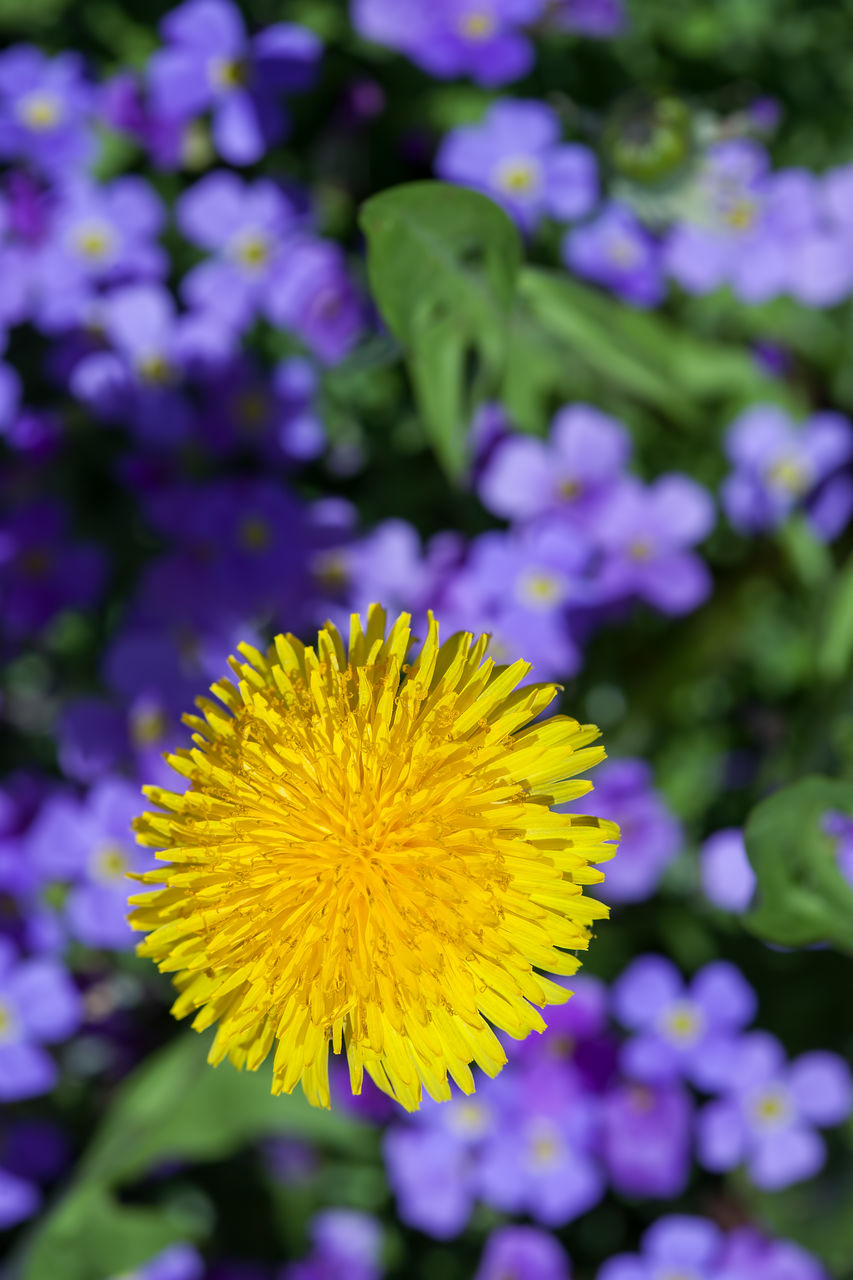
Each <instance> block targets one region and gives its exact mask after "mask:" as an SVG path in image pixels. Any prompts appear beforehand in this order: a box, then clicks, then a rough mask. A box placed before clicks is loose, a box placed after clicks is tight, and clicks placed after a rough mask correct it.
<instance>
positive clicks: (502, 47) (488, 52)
mask: <svg viewBox="0 0 853 1280" xmlns="http://www.w3.org/2000/svg"><path fill="white" fill-rule="evenodd" d="M543 8H544V0H433V3H431V4H430V5H424V4H421V3H420V2H419V0H353V5H352V20H353V26H354V27H355V29H356V31H358V33H359V35H361V36H363V37H364V38H365V39H367V40H373V41H375V42H376V43H378V44H385V45H388V46H389V47H391V48H392V49H397V50H399V51H400V52H401V53H404V54H405V55H406V56H407V57H409V58H411V60H412V61H413V62H415V63H417V65H418V66H420V67H423V69H424V70H425V71H428V72H429V73H430V74H431V75H434V76H438V77H440V78H441V79H443V80H447V79H455V78H456V77H457V76H463V75H469V76H470V77H471V79H472V80H475V81H477V83H478V84H484V85H501V84H508V83H509V81H511V80H517V79H519V78H520V77H521V76H523V75H526V74H527V72H528V71H529V70H530V68H531V67H532V65H533V59H534V51H533V46H532V45H531V43H530V41H529V40H528V39H527V38H526V36H524V35H523V34H522V33H521V31H520V30H519V28H520V27H522V26H524V25H526V24H528V23H531V22H534V21H535V20H536V19H537V18H538V17H539V16H540V14H541V13H542V10H543Z"/></svg>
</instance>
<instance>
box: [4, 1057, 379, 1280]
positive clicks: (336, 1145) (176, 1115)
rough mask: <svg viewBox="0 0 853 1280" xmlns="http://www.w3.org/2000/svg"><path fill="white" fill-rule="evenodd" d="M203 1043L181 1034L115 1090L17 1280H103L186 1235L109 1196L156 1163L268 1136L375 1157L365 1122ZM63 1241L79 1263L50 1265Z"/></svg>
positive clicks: (170, 1221) (209, 1155)
mask: <svg viewBox="0 0 853 1280" xmlns="http://www.w3.org/2000/svg"><path fill="white" fill-rule="evenodd" d="M209 1042H210V1036H209V1035H204V1036H199V1035H196V1033H195V1032H188V1033H187V1032H185V1033H182V1034H181V1035H179V1036H178V1037H177V1038H176V1039H175V1040H174V1041H173V1042H172V1043H171V1044H169V1045H167V1046H166V1047H165V1048H164V1049H162V1050H161V1051H160V1052H159V1053H157V1054H155V1055H154V1056H153V1057H151V1058H149V1059H148V1060H147V1061H146V1062H144V1063H143V1064H142V1065H141V1066H140V1067H139V1068H138V1069H137V1070H136V1071H135V1072H134V1074H133V1075H132V1076H131V1077H130V1079H129V1080H128V1081H127V1082H126V1083H125V1084H124V1085H123V1086H122V1087H121V1088H120V1089H119V1091H118V1093H117V1095H116V1098H115V1100H114V1102H113V1104H112V1106H111V1108H110V1110H109V1112H108V1114H107V1116H106V1119H105V1120H104V1122H103V1124H102V1126H101V1128H100V1130H99V1131H98V1133H97V1134H96V1135H95V1138H94V1140H93V1142H92V1144H91V1146H90V1148H89V1150H88V1151H87V1153H86V1154H85V1155H84V1157H83V1160H82V1161H81V1163H80V1165H79V1167H78V1171H77V1179H76V1181H75V1183H74V1184H73V1186H72V1187H71V1189H70V1190H69V1192H68V1193H67V1195H66V1196H65V1198H64V1200H62V1201H61V1202H60V1204H59V1206H58V1208H57V1209H56V1210H55V1211H54V1212H53V1213H52V1214H51V1215H50V1216H49V1217H48V1218H47V1219H46V1220H45V1221H44V1222H43V1223H42V1224H41V1225H40V1227H39V1229H38V1231H37V1233H36V1235H35V1237H34V1238H33V1239H32V1241H31V1242H30V1244H29V1247H28V1250H27V1254H26V1260H25V1265H24V1269H23V1271H22V1275H23V1280H56V1277H57V1276H62V1278H63V1280H104V1277H105V1276H109V1275H111V1274H114V1273H119V1272H121V1271H125V1270H127V1269H129V1268H131V1267H134V1266H137V1265H139V1263H140V1262H144V1261H145V1260H146V1258H150V1257H151V1256H152V1255H153V1254H154V1253H156V1252H157V1251H158V1250H159V1249H162V1248H164V1247H165V1245H166V1244H169V1243H170V1242H171V1241H172V1240H176V1239H181V1238H185V1237H186V1235H187V1223H186V1222H185V1221H182V1222H181V1223H180V1224H176V1222H175V1220H174V1214H171V1215H170V1214H164V1211H159V1212H158V1213H153V1212H151V1213H149V1212H148V1211H147V1210H146V1211H144V1212H143V1211H142V1210H129V1209H127V1208H126V1207H124V1206H120V1205H118V1204H117V1203H115V1202H114V1200H113V1199H112V1197H111V1194H110V1191H111V1189H113V1188H115V1187H117V1186H120V1185H121V1184H123V1183H125V1182H128V1181H130V1180H132V1179H134V1178H138V1177H141V1176H143V1175H144V1174H146V1173H147V1172H149V1171H150V1170H151V1169H152V1168H155V1167H156V1166H158V1165H162V1164H165V1163H167V1162H170V1161H173V1160H175V1161H180V1162H188V1163H193V1162H199V1161H211V1160H221V1159H224V1158H225V1157H226V1156H229V1155H231V1154H232V1153H233V1152H235V1151H238V1150H240V1148H242V1147H243V1146H245V1145H246V1144H247V1143H249V1142H252V1141H254V1140H257V1139H259V1138H263V1137H268V1136H272V1135H274V1134H278V1135H287V1136H289V1137H296V1138H301V1139H305V1140H307V1141H310V1142H313V1143H315V1144H317V1145H319V1146H321V1147H323V1146H324V1147H326V1148H327V1149H329V1150H331V1151H336V1152H340V1153H349V1154H356V1155H358V1156H359V1157H360V1158H361V1159H362V1160H365V1159H370V1158H372V1157H373V1156H375V1151H376V1138H375V1135H374V1132H373V1130H372V1129H371V1128H369V1127H368V1126H366V1125H364V1124H362V1123H361V1122H360V1121H357V1120H356V1119H354V1118H353V1117H352V1116H351V1115H348V1114H346V1113H341V1112H330V1111H321V1110H318V1109H317V1108H315V1107H312V1106H310V1104H309V1103H308V1102H307V1101H306V1099H305V1097H304V1096H303V1095H302V1094H301V1093H299V1094H291V1095H285V1096H280V1097H273V1096H272V1095H271V1093H270V1078H271V1071H270V1069H266V1070H265V1069H264V1068H261V1069H260V1070H259V1071H257V1072H239V1071H236V1070H235V1069H234V1068H233V1067H232V1066H231V1065H230V1063H223V1065H222V1066H221V1067H216V1068H215V1067H211V1066H208V1064H207V1062H206V1060H205V1059H206V1056H207V1049H208V1045H209ZM93 1223H96V1226H97V1229H96V1228H95V1226H93ZM90 1237H91V1238H90ZM81 1242H82V1243H81ZM149 1246H150V1247H149ZM63 1249H68V1250H72V1251H79V1252H80V1256H81V1258H82V1259H83V1261H81V1263H80V1268H81V1269H78V1270H75V1271H68V1270H63V1269H62V1267H59V1266H57V1267H56V1268H55V1269H54V1270H53V1271H51V1270H50V1265H51V1264H52V1263H53V1261H54V1260H55V1259H56V1258H58V1257H61V1256H62V1251H63ZM146 1250H147V1252H146ZM122 1251H124V1252H122ZM107 1255H108V1256H109V1258H110V1259H113V1258H116V1259H117V1261H115V1262H113V1261H110V1264H109V1265H108V1266H107V1265H106V1264H104V1265H103V1266H101V1263H100V1261H98V1266H99V1267H100V1268H101V1269H100V1270H98V1269H97V1267H95V1268H94V1269H91V1267H90V1263H91V1262H92V1259H94V1258H97V1259H100V1258H101V1257H102V1256H103V1257H107ZM119 1255H121V1256H120V1257H119ZM75 1265H76V1264H75ZM87 1267H90V1269H86V1268H87ZM92 1267H94V1263H92Z"/></svg>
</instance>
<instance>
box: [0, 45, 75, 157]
mask: <svg viewBox="0 0 853 1280" xmlns="http://www.w3.org/2000/svg"><path fill="white" fill-rule="evenodd" d="M92 108H93V96H92V89H91V87H90V85H89V84H87V82H86V80H85V79H84V75H83V63H82V59H81V58H80V56H79V55H78V54H76V53H61V54H59V55H58V56H57V57H55V58H48V57H46V56H45V55H44V54H43V53H41V51H40V50H38V49H35V48H33V46H32V45H23V44H19V45H15V46H14V47H13V48H11V49H9V50H7V52H6V53H4V54H2V55H0V157H2V158H3V159H6V160H24V161H26V162H27V163H28V164H32V165H34V166H35V167H36V168H38V169H39V170H41V171H42V172H43V173H47V174H49V175H51V176H57V177H59V176H63V175H64V174H67V173H70V172H73V171H75V170H76V171H78V172H79V171H80V170H81V169H82V168H84V167H85V166H86V164H87V163H88V162H89V161H90V160H91V159H92V157H93V154H94V135H93V133H92V130H91V125H90V121H91V113H92Z"/></svg>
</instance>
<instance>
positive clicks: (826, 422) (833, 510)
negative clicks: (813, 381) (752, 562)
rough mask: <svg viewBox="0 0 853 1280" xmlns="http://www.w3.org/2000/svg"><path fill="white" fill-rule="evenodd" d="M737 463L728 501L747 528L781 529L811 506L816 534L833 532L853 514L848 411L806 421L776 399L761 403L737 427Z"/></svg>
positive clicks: (732, 439)
mask: <svg viewBox="0 0 853 1280" xmlns="http://www.w3.org/2000/svg"><path fill="white" fill-rule="evenodd" d="M726 453H727V454H728V457H729V459H730V461H731V462H732V463H733V465H734V470H733V471H732V472H731V474H730V475H729V476H728V478H727V479H726V480H725V482H724V484H723V488H722V501H723V506H724V508H725V510H726V514H727V515H728V517H729V520H730V521H731V522H732V524H733V525H734V526H735V528H736V529H738V530H740V531H741V532H742V533H757V532H760V531H763V530H766V529H775V528H777V527H778V526H779V525H780V524H782V523H783V522H784V521H785V520H786V519H787V518H788V516H789V515H790V514H791V513H792V512H793V511H794V510H795V509H796V508H797V507H801V506H805V509H806V511H807V513H808V515H809V519H810V522H811V525H812V527H813V529H814V531H815V534H816V535H817V536H818V537H820V538H822V539H826V540H829V539H832V538H834V537H837V535H838V534H839V533H840V532H841V531H842V530H843V529H844V527H845V526H846V524H847V522H848V520H849V518H850V515H851V513H853V481H851V479H850V477H849V475H848V474H847V473H846V472H842V471H841V468H842V467H844V466H845V465H846V464H847V463H849V462H850V460H851V458H853V425H851V423H850V422H849V421H848V419H847V418H845V417H844V416H843V415H842V414H840V413H830V412H823V413H815V414H813V415H812V417H811V418H809V419H808V420H807V421H806V422H805V423H804V424H803V425H802V426H801V427H800V426H797V425H796V424H795V423H794V422H793V421H792V420H791V418H789V417H788V415H787V414H786V413H785V411H784V410H783V409H780V408H778V407H777V406H776V405H772V404H766V405H755V406H753V407H752V408H751V409H748V410H747V411H746V412H745V413H743V414H741V416H740V417H739V418H737V419H736V421H735V422H733V423H732V425H731V427H730V428H729V431H728V435H727V437H726Z"/></svg>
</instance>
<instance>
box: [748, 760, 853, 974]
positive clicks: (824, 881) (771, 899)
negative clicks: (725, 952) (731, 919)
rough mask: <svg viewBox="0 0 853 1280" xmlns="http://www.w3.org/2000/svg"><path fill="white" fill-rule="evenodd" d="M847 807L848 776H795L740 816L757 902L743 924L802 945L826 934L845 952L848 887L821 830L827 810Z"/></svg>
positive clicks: (848, 945)
mask: <svg viewBox="0 0 853 1280" xmlns="http://www.w3.org/2000/svg"><path fill="white" fill-rule="evenodd" d="M833 810H835V811H840V812H841V813H846V814H851V815H853V782H840V781H834V780H832V779H829V778H803V779H802V780H801V781H799V782H795V783H794V784H793V786H790V787H785V788H784V790H782V791H778V792H777V793H776V794H775V795H772V796H770V797H769V799H767V800H763V801H762V802H761V803H760V804H759V805H757V806H756V808H755V809H754V810H753V811H752V813H751V814H750V816H749V818H748V820H747V824H746V848H747V853H748V855H749V859H750V862H751V863H752V866H753V868H754V870H755V873H756V875H757V877H758V893H759V900H758V905H757V906H756V907H755V908H754V910H752V911H751V912H750V913H749V914H748V915H747V916H746V918H745V922H746V924H747V926H748V927H749V928H750V929H751V930H752V931H753V932H754V933H756V934H758V935H759V937H761V938H764V939H765V940H767V941H768V942H774V943H778V944H780V945H782V946H788V947H806V946H810V945H812V944H814V943H823V942H829V943H831V944H832V945H833V946H835V947H837V948H839V949H840V950H843V951H850V952H853V888H851V887H850V885H849V884H848V883H847V881H846V880H845V878H844V877H843V875H842V874H841V872H840V870H839V868H838V865H837V861H836V856H835V843H834V841H833V839H832V838H831V837H830V836H828V835H826V834H825V833H824V831H823V820H824V817H825V815H826V814H827V813H828V812H830V811H833Z"/></svg>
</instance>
